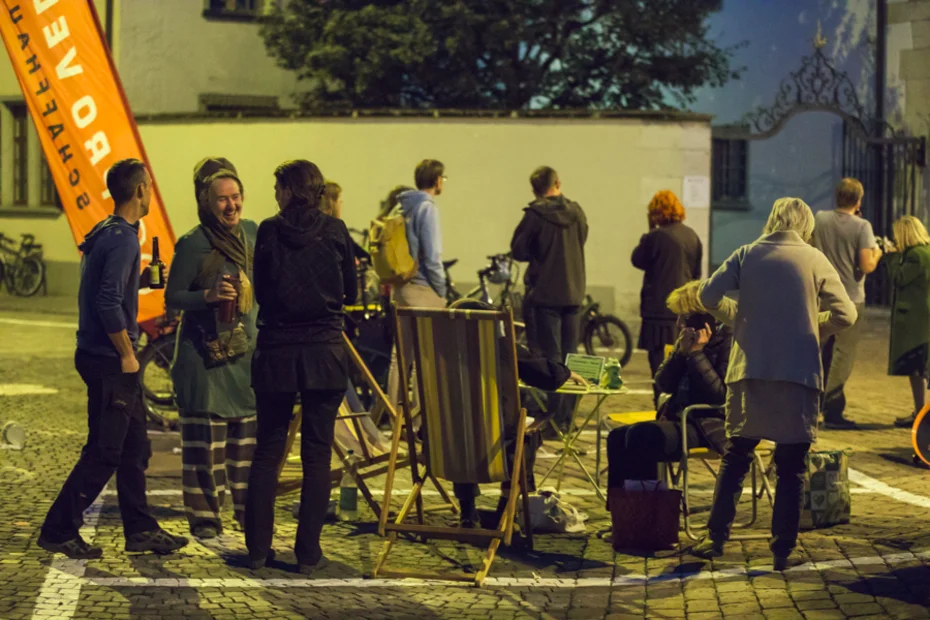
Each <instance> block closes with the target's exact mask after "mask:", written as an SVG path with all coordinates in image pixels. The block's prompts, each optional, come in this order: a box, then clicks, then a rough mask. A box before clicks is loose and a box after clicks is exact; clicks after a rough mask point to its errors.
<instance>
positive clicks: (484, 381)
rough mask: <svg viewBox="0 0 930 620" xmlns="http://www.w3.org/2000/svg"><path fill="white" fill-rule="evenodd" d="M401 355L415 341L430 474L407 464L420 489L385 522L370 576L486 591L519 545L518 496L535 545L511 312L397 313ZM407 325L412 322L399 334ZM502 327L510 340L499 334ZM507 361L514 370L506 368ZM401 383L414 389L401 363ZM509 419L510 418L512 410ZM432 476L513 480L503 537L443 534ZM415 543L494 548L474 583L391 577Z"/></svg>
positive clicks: (413, 573)
mask: <svg viewBox="0 0 930 620" xmlns="http://www.w3.org/2000/svg"><path fill="white" fill-rule="evenodd" d="M395 320H396V322H397V327H398V329H397V332H396V334H397V337H398V341H399V342H398V347H397V348H398V350H399V351H401V352H402V351H403V350H404V347H403V346H401V342H400V340H402V339H404V338H413V343H414V356H415V361H416V373H417V378H418V382H417V384H418V389H419V394H420V413H421V416H422V420H423V429H422V430H423V443H422V454H423V456H424V457H425V458H424V465H425V467H424V471H423V472H422V473H421V471H420V467H419V462H418V459H417V458H410V461H411V462H412V463H414V464H413V465H412V466H411V472H412V474H413V481H414V484H413V488H412V489H411V491H410V494H409V495H408V496H407V499H406V501H405V502H404V506H403V508H402V509H401V511H400V513H398V515H397V519H396V520H395V521H394V522H393V523H388V522H387V515H386V514H385V513H384V512H382V513H381V523H380V527H379V529H380V532H381V533H382V535H385V534H386V535H387V541H386V542H385V544H384V548H383V550H382V552H381V555H380V556H379V557H378V560H377V562H376V564H375V567H374V570H373V571H372V576H375V577H376V576H392V577H418V578H432V579H447V580H454V581H471V582H474V584H475V585H476V586H480V585H481V584H482V583H483V582H484V580H485V578H486V577H487V574H488V571H489V570H490V568H491V563H492V562H493V561H494V556H495V554H496V553H497V549H498V547H499V546H500V544H501V543H502V542H503V543H504V544H505V545H509V544H510V543H511V540H512V535H513V526H514V518H515V515H516V511H517V497H518V495H519V496H520V497H522V500H523V515H524V526H523V530H524V533H525V534H526V536H527V541H528V543H529V544H530V545H532V532H531V530H530V527H529V519H528V515H529V498H528V497H527V477H526V467H525V461H524V436H525V432H526V410H525V409H523V408H521V406H520V392H519V388H518V380H517V364H516V359H517V352H516V344H515V342H516V340H515V336H514V324H513V316H512V314H511V313H510V311H509V310H508V311H506V312H494V311H476V310H433V309H419V308H397V309H396V319H395ZM401 321H405V323H404V328H403V329H401V327H400V325H401ZM501 327H503V328H504V329H503V332H504V333H503V336H504V337H503V338H501V337H500V328H501ZM507 358H509V359H510V360H512V364H510V365H509V367H508V365H507V364H506V363H502V360H505V359H507ZM400 361H401V363H400V372H401V376H400V378H401V382H402V384H404V385H406V384H407V377H406V376H405V375H406V369H407V368H408V367H409V361H408V360H404V359H401V360H400ZM507 407H509V410H506V411H505V408H507ZM410 409H411V408H410V405H409V403H408V402H407V399H404V402H403V408H402V411H403V415H404V418H405V422H406V424H405V426H406V428H407V441H408V446H409V447H408V454H409V455H411V457H413V455H414V454H415V453H416V450H417V447H416V445H415V442H414V438H413V430H412V426H411V410H410ZM508 418H509V419H511V420H515V421H516V432H515V434H514V436H513V437H512V439H513V441H515V442H516V443H515V444H514V460H513V469H512V471H508V463H507V458H506V445H505V439H508V438H505V437H504V428H505V420H506V419H508ZM398 429H399V425H398V426H395V433H394V438H393V444H392V447H391V462H390V465H389V470H388V475H387V481H386V483H385V499H384V501H385V502H389V501H390V498H391V492H392V489H393V480H394V463H395V460H396V457H397V455H398V448H399V443H400V434H399V431H398ZM435 477H438V478H442V479H444V480H449V481H451V482H456V483H471V484H484V483H493V482H503V481H505V480H513V481H516V482H517V483H518V484H516V485H512V492H511V493H510V497H509V500H508V502H507V504H506V507H505V508H504V511H503V514H502V516H501V519H500V522H499V523H498V526H497V528H496V529H493V530H492V529H463V528H460V527H437V526H432V525H426V524H424V522H423V513H424V510H423V498H422V495H421V490H422V488H423V483H424V480H425V479H426V478H431V479H435ZM414 507H416V523H407V522H406V520H407V516H408V515H409V513H410V512H411V510H413V508H414ZM400 533H407V534H414V535H416V536H419V537H421V538H422V539H424V540H427V539H430V538H438V539H447V540H457V541H462V542H475V541H480V542H488V547H487V550H486V552H485V554H484V561H483V565H482V567H481V569H480V570H479V571H477V572H476V573H474V574H468V573H464V574H463V573H455V574H450V573H436V572H421V571H417V570H398V569H387V568H385V565H386V562H387V559H388V555H389V554H390V552H391V549H392V547H393V546H394V544H395V543H396V542H397V537H398V534H400Z"/></svg>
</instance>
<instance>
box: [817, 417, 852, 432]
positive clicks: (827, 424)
mask: <svg viewBox="0 0 930 620" xmlns="http://www.w3.org/2000/svg"><path fill="white" fill-rule="evenodd" d="M823 427H824V428H825V429H827V430H831V431H852V430H855V429H857V428H859V425H858V424H856V423H855V422H853V421H852V420H850V419H849V418H843V417H840V418H836V419H835V420H824V421H823Z"/></svg>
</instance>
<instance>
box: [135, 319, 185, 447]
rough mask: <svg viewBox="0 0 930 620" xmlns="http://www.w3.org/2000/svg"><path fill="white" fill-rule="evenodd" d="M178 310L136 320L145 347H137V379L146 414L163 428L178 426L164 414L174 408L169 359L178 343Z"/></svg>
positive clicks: (170, 360) (175, 421) (171, 359)
mask: <svg viewBox="0 0 930 620" xmlns="http://www.w3.org/2000/svg"><path fill="white" fill-rule="evenodd" d="M179 322H180V321H179V313H177V312H172V311H169V312H166V313H165V314H164V315H162V316H160V317H157V318H155V319H152V320H149V321H144V322H142V323H139V329H140V330H141V331H142V332H143V333H144V334H145V338H146V342H145V346H143V347H142V349H140V350H139V354H138V356H137V359H138V360H139V382H140V383H141V384H142V396H143V400H144V402H145V414H146V416H147V417H148V418H149V420H151V421H152V422H154V423H155V424H157V425H159V426H161V427H162V428H165V429H172V428H175V427H176V426H177V419H172V418H170V417H168V416H166V415H165V413H164V412H165V410H167V409H172V408H174V405H175V402H174V381H173V380H172V379H171V362H172V361H173V360H174V349H175V345H176V343H177V330H178V325H179Z"/></svg>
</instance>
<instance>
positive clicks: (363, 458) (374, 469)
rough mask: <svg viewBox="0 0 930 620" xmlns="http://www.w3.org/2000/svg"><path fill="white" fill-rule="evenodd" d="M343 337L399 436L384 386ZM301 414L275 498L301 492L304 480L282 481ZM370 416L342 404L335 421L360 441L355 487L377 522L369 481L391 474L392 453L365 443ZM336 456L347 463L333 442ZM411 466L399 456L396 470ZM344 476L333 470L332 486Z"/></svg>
mask: <svg viewBox="0 0 930 620" xmlns="http://www.w3.org/2000/svg"><path fill="white" fill-rule="evenodd" d="M342 337H343V339H344V341H345V345H346V349H347V350H348V352H349V357H350V358H351V359H352V362H353V363H354V364H355V365H356V367H358V369H359V371H360V372H361V374H362V377H363V378H364V380H365V382H366V383H368V385H369V387H370V388H371V390H372V392H373V393H374V395H375V400H376V401H377V402H379V403H381V406H382V407H384V408H385V410H387V411H388V412H389V413H390V415H391V417H392V419H393V420H394V422H395V432H394V435H398V436H399V428H397V427H398V426H400V425H399V424H397V422H399V421H400V420H398V417H397V414H396V412H395V411H394V408H393V407H392V406H391V403H390V401H389V400H388V398H387V395H385V393H384V391H383V390H382V389H381V386H379V385H378V382H377V381H376V380H375V378H374V376H372V374H371V371H369V370H368V366H366V365H365V362H364V360H362V357H361V356H360V355H359V353H358V351H357V350H356V349H355V346H354V345H353V344H352V341H351V340H349V338H348V336H346V335H345V334H343V335H342ZM301 414H302V412H301V411H300V410H298V412H297V413H296V414H295V415H294V417H293V419H292V420H291V423H290V426H289V428H288V432H287V441H286V443H285V449H284V458H282V459H281V463H280V464H279V465H278V480H279V482H278V486H277V491H276V494H277V496H279V497H280V496H282V495H287V494H290V493H296V492H299V491H300V488H301V484H302V480H301V478H299V477H298V478H292V479H288V480H284V481H281V480H280V478H281V472H282V471H283V470H284V466H285V465H286V463H287V458H288V455H289V454H290V453H291V450H292V449H293V447H294V441H295V440H296V437H297V433H298V432H299V431H300V424H301V417H302V415H301ZM367 415H368V414H367V413H351V412H349V410H348V407H347V406H346V403H345V402H343V404H342V405H340V413H339V415H338V416H337V418H336V419H337V420H346V421H347V422H348V423H349V424H350V425H351V426H352V429H353V430H354V434H355V436H356V437H358V438H359V447H360V451H361V454H358V455H356V456H358V457H359V459H360V460H359V464H358V468H357V469H356V471H355V473H354V476H353V477H354V478H355V483H356V484H357V485H358V490H359V491H360V492H361V493H362V497H364V499H365V502H366V503H367V504H368V506H369V507H370V508H371V510H372V512H374V513H375V516H376V517H377V518H378V519H380V518H381V514H382V510H381V504H379V503H378V502H377V500H376V499H375V498H374V496H373V495H372V493H371V489H369V488H368V484H367V482H366V480H368V479H369V478H372V477H375V476H380V475H382V474H385V473H387V472H388V469H389V467H390V466H389V461H390V460H391V457H392V453H391V452H390V451H388V452H385V453H383V454H373V453H372V451H371V448H370V447H369V445H368V443H367V442H366V441H365V439H364V431H363V429H362V425H361V423H360V420H359V418H362V417H364V416H367ZM333 452H334V453H335V454H336V456H337V457H339V461H340V463H341V462H344V460H345V457H346V451H345V450H343V448H341V447H340V446H339V444H338V443H336V442H333ZM409 464H410V459H409V455H407V456H398V457H397V459H396V463H395V465H394V467H395V469H396V468H398V467H400V468H403V467H407V466H408V465H409ZM343 473H344V472H343V468H342V467H338V468H335V469H332V470H330V484H331V485H333V486H335V485H338V484H339V481H340V480H341V479H342V475H343ZM439 491H440V493H441V494H443V496H444V497H445V498H446V501H448V502H450V503H451V501H452V500H451V498H450V497H449V496H448V495H447V494H445V490H444V489H442V488H441V487H440V489H439ZM384 505H385V506H388V507H390V503H389V502H385V503H384ZM389 510H390V508H389V509H388V511H389Z"/></svg>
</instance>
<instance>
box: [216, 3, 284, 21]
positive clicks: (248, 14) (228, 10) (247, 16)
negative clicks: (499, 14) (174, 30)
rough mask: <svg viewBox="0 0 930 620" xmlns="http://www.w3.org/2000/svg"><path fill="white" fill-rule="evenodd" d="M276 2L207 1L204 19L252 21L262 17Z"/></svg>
mask: <svg viewBox="0 0 930 620" xmlns="http://www.w3.org/2000/svg"><path fill="white" fill-rule="evenodd" d="M273 1H274V0H206V1H205V3H204V8H203V14H204V17H211V18H220V19H224V18H225V19H241V20H252V19H255V18H256V17H259V16H261V15H262V14H263V13H264V12H265V9H266V8H268V7H269V6H270V5H271V4H272V3H273Z"/></svg>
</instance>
